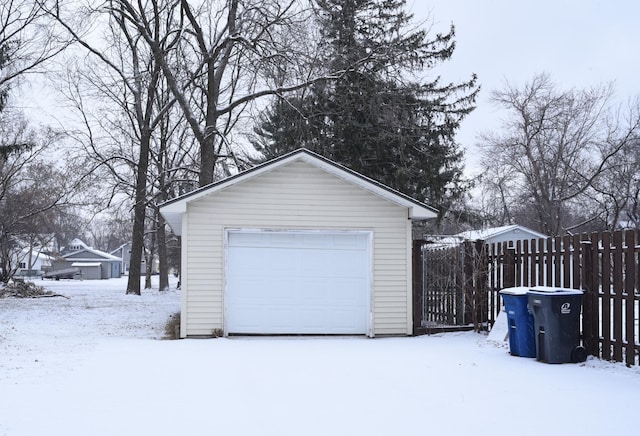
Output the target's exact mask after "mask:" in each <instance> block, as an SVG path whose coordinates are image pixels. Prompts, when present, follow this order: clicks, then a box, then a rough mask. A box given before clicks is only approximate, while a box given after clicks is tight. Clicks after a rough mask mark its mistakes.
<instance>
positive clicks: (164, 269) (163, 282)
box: [156, 212, 169, 292]
mask: <svg viewBox="0 0 640 436" xmlns="http://www.w3.org/2000/svg"><path fill="white" fill-rule="evenodd" d="M156 213H157V223H158V230H157V231H158V262H159V263H160V264H159V266H158V268H159V270H160V271H158V273H159V280H160V284H159V288H160V291H161V292H162V291H168V290H169V266H168V265H169V264H168V262H167V234H166V229H165V221H164V218H162V216H161V215H160V213H158V212H156Z"/></svg>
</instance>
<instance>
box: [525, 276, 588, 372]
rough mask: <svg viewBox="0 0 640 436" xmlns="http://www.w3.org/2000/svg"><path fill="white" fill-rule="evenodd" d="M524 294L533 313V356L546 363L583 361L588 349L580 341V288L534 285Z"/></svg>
mask: <svg viewBox="0 0 640 436" xmlns="http://www.w3.org/2000/svg"><path fill="white" fill-rule="evenodd" d="M527 297H528V303H529V310H531V312H532V313H533V320H534V333H535V339H536V358H537V359H538V360H539V361H541V362H547V363H569V362H573V363H576V362H584V361H585V360H586V359H587V353H586V351H585V349H584V347H582V346H581V345H580V312H581V309H582V291H579V290H576V289H564V288H549V287H535V288H532V289H531V290H530V291H529V292H528V293H527Z"/></svg>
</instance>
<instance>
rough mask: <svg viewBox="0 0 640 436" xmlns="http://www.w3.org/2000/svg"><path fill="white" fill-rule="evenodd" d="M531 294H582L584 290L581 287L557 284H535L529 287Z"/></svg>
mask: <svg viewBox="0 0 640 436" xmlns="http://www.w3.org/2000/svg"><path fill="white" fill-rule="evenodd" d="M529 293H531V294H543V295H547V294H554V295H582V294H583V293H584V291H582V290H580V289H570V288H558V287H555V286H535V287H533V288H529Z"/></svg>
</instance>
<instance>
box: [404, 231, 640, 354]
mask: <svg viewBox="0 0 640 436" xmlns="http://www.w3.org/2000/svg"><path fill="white" fill-rule="evenodd" d="M512 286H526V287H533V286H552V287H563V288H573V289H581V290H583V291H584V297H583V313H582V336H583V337H582V339H583V342H584V346H585V348H586V349H587V352H588V353H589V354H590V355H593V356H598V357H601V358H602V359H606V360H614V361H617V362H623V361H624V362H626V363H627V365H638V364H640V362H639V357H638V355H639V354H640V327H639V318H640V315H639V314H640V232H639V231H637V230H628V231H616V232H605V233H593V234H583V235H574V236H564V237H556V238H548V239H538V240H531V241H518V242H516V243H515V244H513V243H501V244H490V245H485V244H484V243H483V242H481V241H479V242H469V241H466V242H464V243H459V244H452V245H448V246H446V245H444V246H434V245H433V244H428V243H426V242H425V241H415V243H414V326H417V327H416V328H415V329H414V330H415V333H416V334H420V333H424V332H429V331H433V330H434V329H445V328H446V327H447V326H464V325H467V326H472V327H473V328H475V329H481V328H485V327H488V326H491V325H493V323H494V321H495V318H496V316H497V315H498V313H499V312H500V308H501V302H500V297H499V294H498V292H499V291H500V290H501V289H503V288H507V287H512ZM416 306H417V307H416Z"/></svg>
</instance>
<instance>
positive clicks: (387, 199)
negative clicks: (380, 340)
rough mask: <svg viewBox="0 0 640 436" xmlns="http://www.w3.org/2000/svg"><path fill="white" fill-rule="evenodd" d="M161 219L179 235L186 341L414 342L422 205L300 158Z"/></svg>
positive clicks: (192, 198) (252, 173)
mask: <svg viewBox="0 0 640 436" xmlns="http://www.w3.org/2000/svg"><path fill="white" fill-rule="evenodd" d="M160 211H161V213H162V215H163V216H164V217H165V219H166V220H167V222H168V223H169V225H170V226H171V228H172V229H173V231H174V232H175V233H176V234H178V235H181V236H182V278H181V280H182V314H181V315H182V316H181V323H182V325H181V335H182V337H198V336H211V335H212V334H214V332H216V333H218V332H220V331H221V332H223V333H224V334H225V335H230V334H350V335H367V336H371V337H373V336H376V335H408V334H411V332H412V307H411V295H412V292H411V220H413V219H428V218H434V217H435V216H436V212H435V210H434V209H432V208H430V207H429V206H426V205H424V204H422V203H419V202H417V201H415V200H413V199H411V198H409V197H407V196H405V195H403V194H400V193H398V192H396V191H393V190H391V189H390V188H387V187H386V186H384V185H381V184H379V183H377V182H375V181H373V180H371V179H368V178H366V177H364V176H362V175H360V174H357V173H355V172H353V171H351V170H349V169H347V168H345V167H343V166H340V165H338V164H336V163H334V162H332V161H330V160H327V159H325V158H323V157H321V156H319V155H317V154H315V153H312V152H310V151H308V150H304V149H301V150H297V151H295V152H292V153H290V154H287V155H284V156H282V157H280V158H277V159H275V160H272V161H269V162H266V163H264V164H262V165H260V166H257V167H255V168H252V169H250V170H248V171H244V172H242V173H239V174H237V175H235V176H233V177H230V178H227V179H224V180H222V181H220V182H217V183H214V184H212V185H209V186H206V187H204V188H201V189H199V190H196V191H193V192H191V193H189V194H187V195H185V196H182V197H179V198H177V199H175V200H172V201H170V202H167V203H165V204H164V205H162V206H161V209H160Z"/></svg>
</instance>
